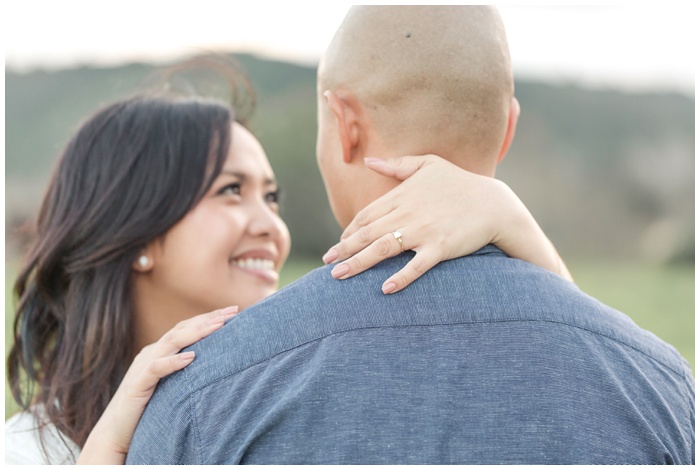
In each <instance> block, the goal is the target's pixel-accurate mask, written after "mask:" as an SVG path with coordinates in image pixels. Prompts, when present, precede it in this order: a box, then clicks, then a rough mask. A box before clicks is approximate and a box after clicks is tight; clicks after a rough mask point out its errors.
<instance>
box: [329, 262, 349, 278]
mask: <svg viewBox="0 0 700 470" xmlns="http://www.w3.org/2000/svg"><path fill="white" fill-rule="evenodd" d="M349 271H350V266H348V265H347V264H339V265H338V266H336V267H335V268H333V270H332V271H331V276H333V277H334V278H336V279H338V278H339V277H341V276H345V275H346V274H347V273H348V272H349Z"/></svg>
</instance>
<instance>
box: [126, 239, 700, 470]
mask: <svg viewBox="0 0 700 470" xmlns="http://www.w3.org/2000/svg"><path fill="white" fill-rule="evenodd" d="M409 256H411V255H410V254H409V253H405V254H403V255H401V256H399V257H396V258H393V259H390V260H387V261H385V262H383V263H381V264H380V265H378V266H377V267H375V268H374V269H371V270H369V271H367V272H365V273H363V274H362V275H359V276H356V277H354V278H351V279H348V280H345V281H337V280H334V279H333V278H332V277H331V275H330V267H324V268H320V269H318V270H315V271H313V272H311V273H310V274H308V275H307V276H305V277H303V278H301V279H300V280H298V281H297V282H295V283H293V284H292V285H290V286H288V287H287V288H285V289H283V290H281V291H280V292H278V293H277V294H275V295H273V296H271V297H269V298H267V299H266V300H264V301H262V302H261V303H259V304H257V305H256V306H254V307H251V308H250V309H248V310H246V311H244V312H243V313H241V314H240V315H238V316H236V317H234V318H233V319H232V320H231V321H230V322H229V324H228V325H226V326H225V327H223V328H222V329H221V330H220V331H218V332H216V333H214V334H213V335H211V336H210V337H208V338H205V339H204V340H203V341H201V342H199V343H198V344H196V345H195V346H194V347H193V348H192V349H194V350H195V351H196V353H197V359H196V360H195V361H194V362H193V364H191V365H190V366H188V367H187V368H186V369H185V370H184V371H182V372H180V373H176V374H174V375H172V376H170V377H169V378H167V379H166V380H164V381H162V382H161V384H160V385H159V387H158V389H157V390H156V393H155V394H154V396H153V399H152V400H151V402H150V403H149V405H148V407H147V409H146V411H145V413H144V415H143V417H142V419H141V422H140V424H139V426H138V428H137V431H136V435H135V437H134V440H133V442H132V447H131V451H130V453H129V456H128V459H127V463H136V464H140V463H162V464H165V463H180V464H184V463H197V464H222V463H254V464H262V463H291V464H305V463H330V464H334V463H338V464H341V463H342V464H346V463H353V464H452V463H462V464H477V463H488V464H497V463H511V464H526V463H529V464H542V463H552V464H553V463H558V464H573V463H579V464H580V463H590V464H593V463H630V464H631V463H637V464H642V463H646V464H657V463H691V462H693V460H694V454H693V451H694V419H695V418H694V383H693V379H692V375H691V371H690V370H689V367H688V364H687V363H686V362H685V361H684V360H683V359H682V358H681V357H680V356H679V354H678V353H677V352H676V351H675V350H674V349H673V348H672V347H670V346H669V345H667V344H666V343H664V342H662V341H661V340H659V339H658V338H656V337H655V336H654V335H652V334H651V333H649V332H646V331H644V330H642V329H640V328H639V327H637V326H636V325H635V324H634V323H633V322H632V321H631V320H630V319H629V318H628V317H626V316H625V315H623V314H621V313H619V312H617V311H615V310H613V309H611V308H609V307H607V306H605V305H603V304H601V303H600V302H598V301H596V300H595V299H593V298H591V297H590V296H588V295H586V294H584V293H582V292H581V291H580V290H579V289H578V288H577V287H576V286H575V285H574V284H572V283H570V282H568V281H565V280H563V279H561V278H559V277H558V276H555V275H553V274H551V273H549V272H546V271H544V270H541V269H539V268H537V267H535V266H533V265H531V264H528V263H525V262H522V261H519V260H515V259H511V258H508V257H507V256H505V255H504V254H503V253H502V252H501V251H499V250H497V249H496V248H494V247H491V246H489V247H486V248H484V249H482V250H480V251H479V252H477V253H476V254H474V255H472V256H468V257H465V258H461V259H458V260H453V261H449V262H444V263H441V264H439V265H438V266H436V267H435V268H434V269H433V270H431V271H430V272H428V273H426V274H425V275H424V276H423V277H422V278H420V279H419V280H418V281H416V282H415V283H413V284H412V285H410V286H409V287H408V288H406V289H405V290H403V291H401V292H399V293H397V294H393V295H389V296H385V295H383V294H382V293H381V290H380V287H381V284H382V282H383V281H384V280H385V279H386V278H387V277H389V275H390V274H392V273H394V272H396V271H397V270H398V269H399V268H400V267H401V266H403V265H404V264H405V263H406V261H407V260H408V259H409V258H408V257H409Z"/></svg>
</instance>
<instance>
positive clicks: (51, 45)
mask: <svg viewBox="0 0 700 470" xmlns="http://www.w3.org/2000/svg"><path fill="white" fill-rule="evenodd" d="M658 5H659V3H656V4H654V3H644V2H634V3H632V2H627V3H625V2H623V3H619V4H617V5H616V6H609V5H603V4H599V5H583V6H581V5H579V6H569V5H564V4H561V3H559V4H549V5H544V6H524V7H520V6H498V8H499V11H500V12H501V16H502V17H503V20H504V23H505V27H506V32H507V35H508V40H509V43H510V50H511V57H512V60H513V68H514V72H515V74H516V77H521V78H537V79H544V80H548V81H564V82H573V83H579V84H583V85H589V86H596V87H614V88H620V89H625V90H632V91H637V90H642V91H646V90H662V91H668V90H672V91H680V92H683V93H685V94H689V95H691V96H694V90H695V67H696V65H697V60H698V59H697V56H698V55H700V54H698V47H697V46H696V45H695V44H696V43H697V42H698V34H697V32H696V29H697V25H696V24H695V20H696V19H697V15H696V14H695V13H694V9H693V8H691V6H690V2H665V3H664V7H659V6H658ZM350 6H351V4H346V3H340V2H324V3H318V4H315V3H308V4H304V3H292V2H288V3H272V2H261V1H255V2H253V1H248V2H245V3H242V2H232V1H230V0H187V1H183V0H169V1H164V0H139V1H135V0H120V1H114V0H99V1H97V0H91V1H85V0H61V1H56V0H53V1H50V0H22V1H19V0H17V1H14V2H5V5H4V7H3V16H4V19H3V23H4V24H3V30H4V31H3V34H4V46H5V65H6V67H10V68H13V69H19V70H28V69H33V68H61V67H70V66H75V65H80V64H97V65H115V64H119V63H123V62H128V61H147V60H148V61H150V60H153V61H167V60H172V59H174V58H177V57H178V56H181V55H183V54H185V55H189V54H194V53H197V52H203V51H214V50H215V51H246V52H253V53H257V54H260V55H264V56H268V57H274V58H280V59H284V60H290V61H295V62H301V63H305V64H311V65H316V64H317V63H318V60H319V58H320V56H321V54H322V53H323V50H324V49H325V47H326V46H327V45H328V43H329V42H330V40H331V38H332V36H333V33H334V32H335V30H336V28H337V27H338V25H339V24H340V23H341V21H342V19H343V17H344V15H345V13H346V12H347V10H348V8H349V7H350Z"/></svg>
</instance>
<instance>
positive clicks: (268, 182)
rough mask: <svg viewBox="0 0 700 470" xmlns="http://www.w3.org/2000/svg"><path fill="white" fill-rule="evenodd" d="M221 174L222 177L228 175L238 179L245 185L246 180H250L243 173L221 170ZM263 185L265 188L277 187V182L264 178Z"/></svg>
mask: <svg viewBox="0 0 700 470" xmlns="http://www.w3.org/2000/svg"><path fill="white" fill-rule="evenodd" d="M221 174H222V175H224V174H225V175H230V176H233V177H235V178H238V179H239V180H241V182H243V183H245V181H246V180H248V179H250V178H249V177H248V175H246V174H245V173H241V172H238V171H233V170H227V169H223V170H221ZM263 185H265V186H271V185H277V181H276V180H275V179H274V178H265V179H264V180H263Z"/></svg>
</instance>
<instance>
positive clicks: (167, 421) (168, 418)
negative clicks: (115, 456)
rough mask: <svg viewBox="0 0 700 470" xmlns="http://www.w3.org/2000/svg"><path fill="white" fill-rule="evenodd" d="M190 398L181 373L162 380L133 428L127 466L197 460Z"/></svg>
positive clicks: (187, 462)
mask: <svg viewBox="0 0 700 470" xmlns="http://www.w3.org/2000/svg"><path fill="white" fill-rule="evenodd" d="M191 400H192V396H191V394H190V393H189V387H188V384H187V382H186V380H185V377H184V374H183V373H181V372H179V373H175V374H174V375H172V376H169V377H167V378H166V379H164V380H163V381H161V383H160V384H159V385H158V387H157V388H156V391H155V393H154V394H153V397H151V401H150V402H149V403H148V406H146V410H145V411H144V413H143V415H142V416H141V420H140V421H139V424H138V426H137V427H136V432H135V433H134V438H133V440H132V441H131V447H130V448H129V454H128V455H127V458H126V463H127V465H145V464H160V465H164V464H172V465H185V464H198V463H200V462H199V460H200V459H199V456H200V452H199V449H198V446H197V442H196V438H197V435H196V429H195V425H194V420H193V417H192V412H191V411H192V407H191Z"/></svg>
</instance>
